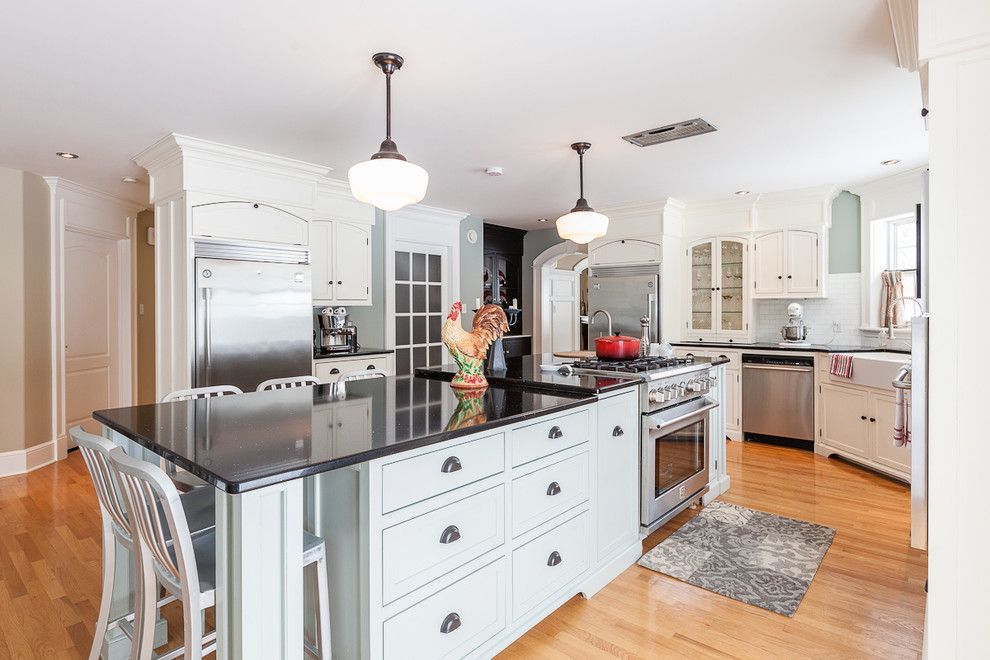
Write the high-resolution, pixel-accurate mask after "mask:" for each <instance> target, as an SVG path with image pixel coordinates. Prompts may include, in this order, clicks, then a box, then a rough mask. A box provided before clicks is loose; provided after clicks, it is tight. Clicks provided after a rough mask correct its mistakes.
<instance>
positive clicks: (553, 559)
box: [547, 550, 564, 566]
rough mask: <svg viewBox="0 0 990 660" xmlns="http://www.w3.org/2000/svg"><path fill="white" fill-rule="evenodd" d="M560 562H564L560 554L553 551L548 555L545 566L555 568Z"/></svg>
mask: <svg viewBox="0 0 990 660" xmlns="http://www.w3.org/2000/svg"><path fill="white" fill-rule="evenodd" d="M562 561H564V559H563V558H562V557H561V556H560V553H559V552H557V551H556V550H554V551H553V552H551V553H550V556H549V557H547V566H556V565H557V564H559V563H560V562H562Z"/></svg>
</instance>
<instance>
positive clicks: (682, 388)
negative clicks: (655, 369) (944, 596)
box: [677, 380, 687, 396]
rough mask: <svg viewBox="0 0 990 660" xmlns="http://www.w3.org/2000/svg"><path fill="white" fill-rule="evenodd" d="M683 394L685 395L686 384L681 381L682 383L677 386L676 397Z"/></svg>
mask: <svg viewBox="0 0 990 660" xmlns="http://www.w3.org/2000/svg"><path fill="white" fill-rule="evenodd" d="M685 394H687V383H685V382H684V381H683V380H682V381H681V382H680V383H679V384H678V385H677V395H678V396H684V395H685Z"/></svg>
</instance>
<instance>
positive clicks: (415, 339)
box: [386, 242, 472, 376]
mask: <svg viewBox="0 0 990 660" xmlns="http://www.w3.org/2000/svg"><path fill="white" fill-rule="evenodd" d="M393 259H394V262H395V281H394V283H393V284H392V286H394V287H395V292H394V300H395V311H394V314H393V318H391V319H388V320H387V321H386V322H387V323H391V324H393V329H394V333H395V334H394V337H395V344H394V345H395V372H396V374H397V375H400V376H401V375H405V374H410V373H412V372H413V371H414V370H415V369H417V368H418V367H433V366H437V365H441V364H444V363H446V362H447V361H448V360H449V358H448V354H447V349H446V348H445V347H444V345H443V343H442V341H441V338H440V330H441V328H442V326H443V322H444V319H445V318H446V315H447V311H448V310H449V309H450V303H451V300H450V293H449V291H450V278H451V273H450V263H449V262H450V257H449V251H448V250H447V248H446V247H445V246H439V245H418V244H414V243H404V242H397V243H396V244H395V253H394V255H393ZM471 320H472V316H471V315H470V314H469V315H467V316H466V317H465V316H462V317H461V319H460V322H461V327H463V328H464V329H465V330H470V328H471Z"/></svg>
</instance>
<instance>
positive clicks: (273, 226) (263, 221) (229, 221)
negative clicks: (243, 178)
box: [192, 201, 309, 245]
mask: <svg viewBox="0 0 990 660" xmlns="http://www.w3.org/2000/svg"><path fill="white" fill-rule="evenodd" d="M192 234H193V236H204V237H209V238H228V239H236V240H244V241H261V242H266V243H287V244H290V245H306V244H307V243H309V222H307V221H306V220H305V219H304V218H300V217H299V216H297V215H294V214H292V213H289V212H288V211H284V210H282V209H279V208H276V207H274V206H269V205H268V204H260V203H257V202H250V201H230V202H217V203H214V204H201V205H199V206H194V207H193V209H192Z"/></svg>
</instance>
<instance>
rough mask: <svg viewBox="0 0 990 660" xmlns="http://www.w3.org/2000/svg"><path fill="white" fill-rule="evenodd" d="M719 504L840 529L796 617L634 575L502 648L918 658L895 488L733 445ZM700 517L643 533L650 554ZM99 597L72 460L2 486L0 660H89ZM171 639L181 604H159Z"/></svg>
mask: <svg viewBox="0 0 990 660" xmlns="http://www.w3.org/2000/svg"><path fill="white" fill-rule="evenodd" d="M729 472H730V474H731V476H732V488H731V490H730V491H729V492H728V493H725V494H724V495H723V496H722V498H723V499H724V500H726V501H728V502H733V503H735V504H741V505H744V506H749V507H752V508H754V509H760V510H763V511H770V512H772V513H778V514H781V515H785V516H791V517H794V518H800V519H802V520H808V521H811V522H816V523H821V524H823V525H829V526H831V527H835V528H836V530H838V531H837V533H836V535H835V540H834V542H833V544H832V547H831V549H830V550H829V551H828V553H827V554H826V555H825V559H824V561H823V562H822V566H821V569H820V570H819V571H818V575H817V576H816V577H815V580H814V582H812V584H811V588H810V589H809V590H808V594H807V596H806V597H805V599H804V602H802V604H801V606H800V607H799V608H798V611H797V614H796V615H795V616H794V617H793V618H788V617H784V616H781V615H778V614H774V613H772V612H767V611H765V610H762V609H760V608H757V607H753V606H751V605H745V604H743V603H739V602H736V601H734V600H730V599H728V598H724V597H722V596H719V595H717V594H714V593H711V592H708V591H705V590H704V589H700V588H698V587H694V586H691V585H689V584H686V583H683V582H680V581H678V580H675V579H673V578H669V577H667V576H664V575H660V574H659V573H654V572H653V571H650V570H647V569H645V568H641V567H639V566H633V567H630V568H629V569H628V570H626V571H625V572H624V573H623V574H622V575H621V576H619V578H618V579H616V580H615V581H614V582H612V583H611V584H609V585H608V586H607V587H605V588H604V589H603V590H602V591H600V592H599V593H598V594H597V595H596V596H595V597H594V598H593V599H591V600H584V599H583V598H581V597H580V596H576V597H574V598H572V599H571V600H570V601H568V602H567V603H566V604H564V605H563V606H562V607H561V608H560V609H558V610H557V611H556V612H554V613H553V614H552V615H551V616H550V617H548V618H547V619H546V620H544V621H543V622H542V623H540V624H539V625H537V626H536V628H534V629H533V630H531V631H530V632H529V633H527V634H526V635H525V636H524V637H522V638H521V639H519V640H518V641H516V643H515V644H513V645H512V646H511V647H509V648H508V649H506V650H505V651H504V652H503V653H502V654H501V655H500V656H499V657H500V658H504V659H510V658H598V657H601V658H605V657H619V658H710V657H711V658H726V657H737V658H757V657H759V658H768V657H773V658H802V657H819V658H820V657H828V658H875V657H883V658H916V657H918V656H919V654H920V649H921V628H922V622H923V618H924V590H923V587H924V583H925V573H926V565H927V560H926V555H925V553H923V552H919V551H915V550H911V549H910V548H909V547H908V491H907V488H906V487H905V486H903V485H901V484H898V483H896V482H893V481H889V480H887V479H885V478H883V477H880V476H877V475H874V474H871V473H869V472H865V471H863V470H860V469H859V468H856V467H853V466H850V465H848V464H845V463H843V462H841V461H838V460H835V459H832V460H826V459H823V458H821V457H819V456H815V455H814V454H812V453H810V452H803V451H799V450H795V449H787V448H781V447H771V446H765V445H753V444H747V445H745V446H743V445H741V444H739V443H730V444H729ZM694 513H695V512H693V511H691V510H689V511H686V512H684V513H682V514H681V515H680V516H678V517H677V518H676V519H675V520H674V521H672V522H671V523H670V524H668V525H667V526H666V527H665V528H664V529H663V530H660V531H658V532H657V533H655V534H653V535H652V536H650V537H649V538H648V539H647V540H646V542H645V543H644V549H649V548H652V547H653V546H654V545H656V544H657V543H659V542H660V541H661V540H662V539H663V538H665V537H666V536H667V535H669V534H670V533H672V532H673V531H674V530H675V529H676V528H677V527H679V526H680V525H681V524H683V523H684V522H685V521H687V520H688V519H690V517H691V516H692V515H694ZM99 597H100V519H99V514H98V510H97V504H96V496H95V494H94V493H93V488H92V486H91V485H90V483H89V477H88V476H87V474H86V469H85V467H84V465H83V462H82V459H81V457H80V456H79V455H78V452H74V453H73V454H71V455H70V457H69V458H68V459H67V460H65V461H61V462H59V463H57V464H55V465H51V466H48V467H45V468H42V469H40V470H37V471H35V472H33V473H31V474H29V475H25V476H20V477H8V478H4V479H0V659H5V658H25V659H27V658H59V659H61V658H79V657H83V658H84V657H86V654H87V653H88V650H89V646H90V640H91V639H92V634H93V623H94V621H95V620H96V615H97V608H98V606H99ZM165 616H166V618H167V619H169V623H170V626H169V627H170V629H171V631H172V637H173V640H175V639H176V633H177V632H178V631H180V630H181V619H180V616H181V615H180V612H179V610H178V609H177V606H176V605H174V604H173V605H170V606H169V607H167V608H166V609H165Z"/></svg>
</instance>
